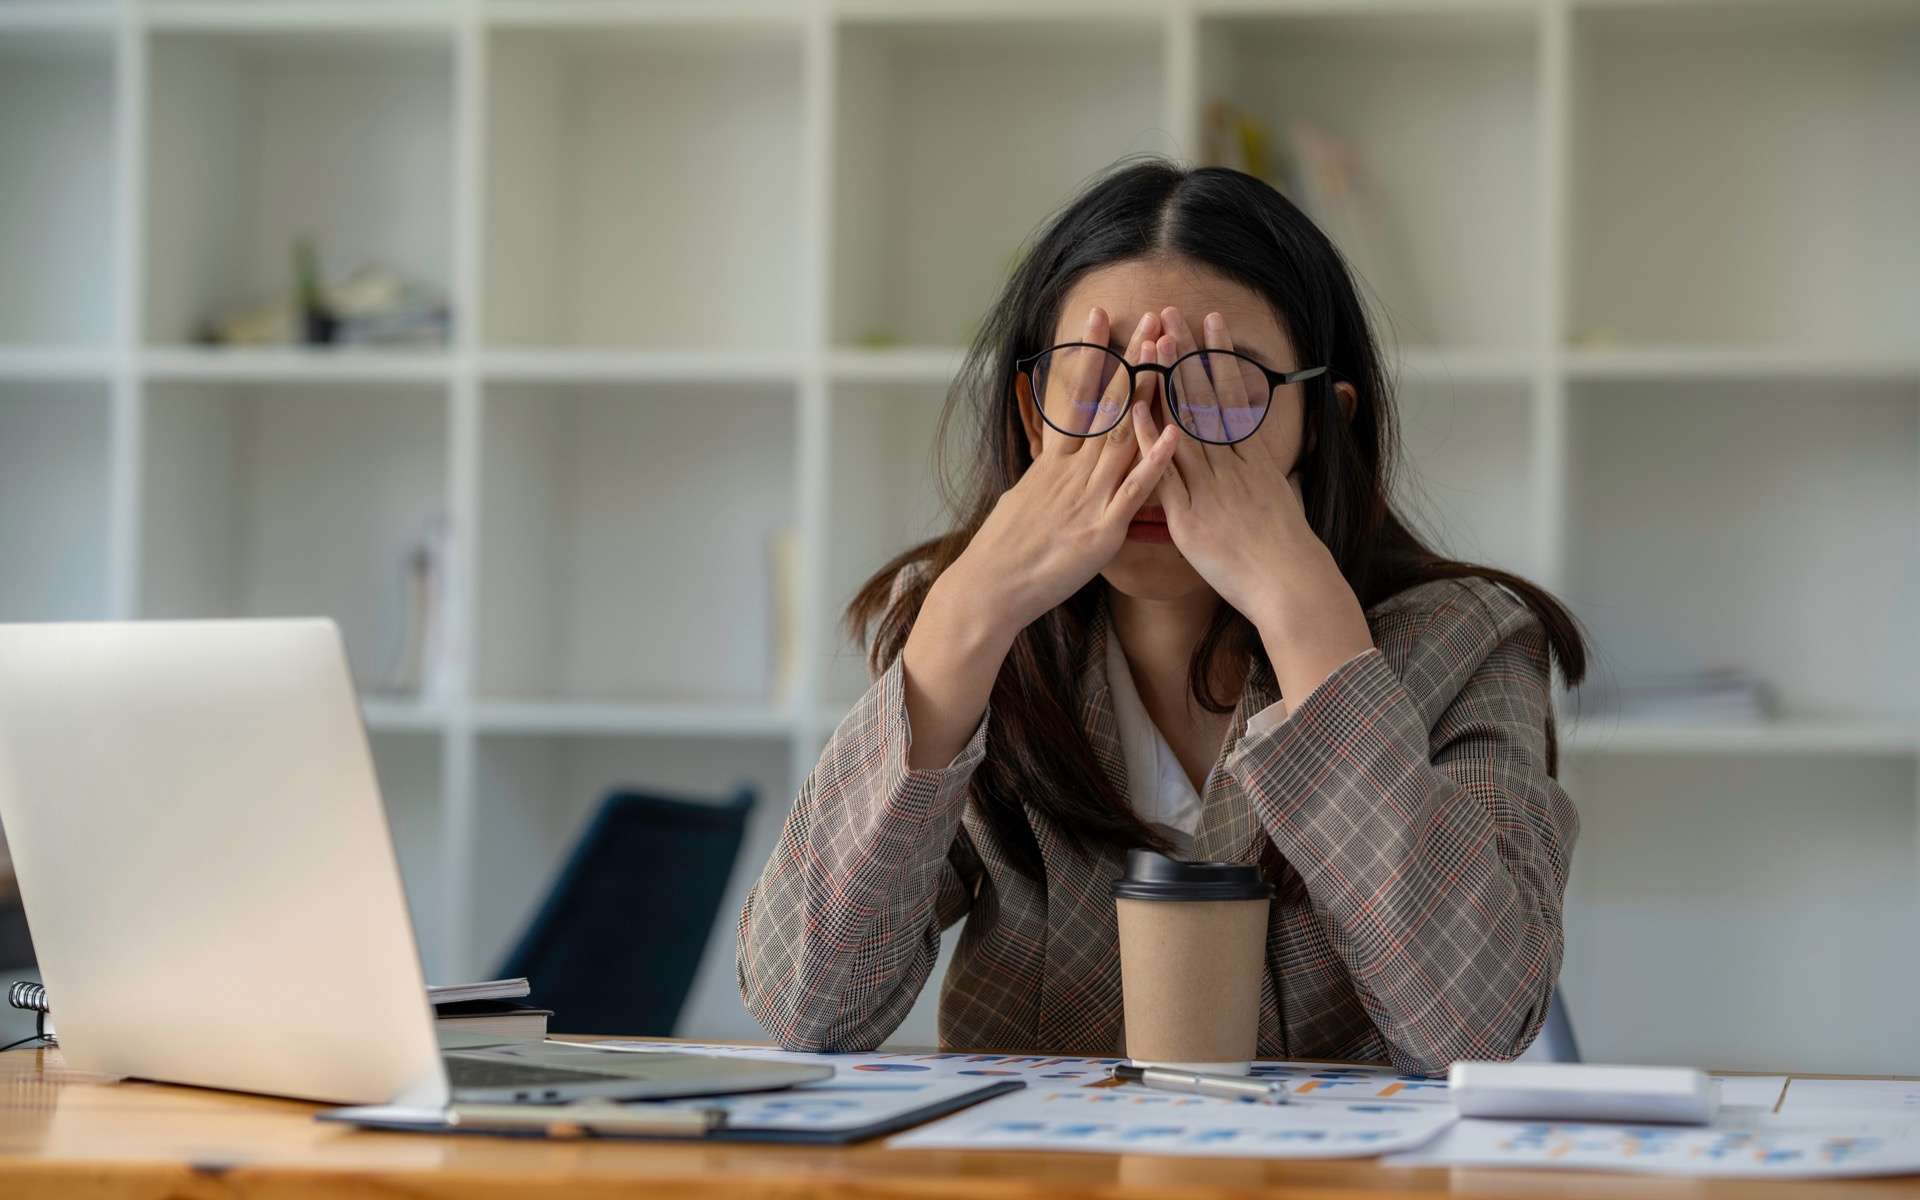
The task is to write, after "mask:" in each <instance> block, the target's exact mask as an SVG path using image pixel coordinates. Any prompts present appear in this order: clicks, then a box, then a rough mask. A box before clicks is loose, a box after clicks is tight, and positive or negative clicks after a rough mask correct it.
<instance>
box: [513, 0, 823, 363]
mask: <svg viewBox="0 0 1920 1200" xmlns="http://www.w3.org/2000/svg"><path fill="white" fill-rule="evenodd" d="M800 34H801V31H800V27H799V26H798V24H797V23H782V22H771V21H767V22H763V21H746V20H742V21H740V22H737V23H725V24H713V23H711V22H698V21H697V22H693V23H690V24H687V25H676V24H660V25H647V26H631V27H630V26H626V25H619V26H614V27H610V28H595V29H574V28H568V27H566V26H560V27H555V28H539V27H531V26H530V27H514V28H511V29H505V30H496V31H495V32H494V34H493V35H492V38H491V41H490V43H489V45H490V48H491V56H490V61H489V84H488V90H489V95H488V100H487V135H486V136H487V154H486V161H487V176H488V189H487V195H488V203H487V206H486V294H487V301H486V305H487V312H486V324H485V336H486V340H487V343H488V344H489V345H492V346H558V347H598V348H660V347H669V348H707V349H711V348H727V349H739V348H763V349H764V348H797V347H799V346H801V345H803V344H804V343H805V341H806V338H807V333H806V328H805V321H804V320H803V318H802V315H801V313H802V308H803V304H804V302H805V300H806V296H805V295H804V291H805V289H804V287H803V284H802V282H801V274H802V265H801V264H802V258H801V252H802V248H803V245H804V242H805V235H804V229H803V227H802V221H803V218H804V214H805V211H806V205H805V204H802V203H797V202H796V187H797V184H796V182H795V181H796V180H799V179H801V178H802V177H803V176H804V171H803V169H802V163H801V158H800V153H801V147H802V146H803V145H804V144H805V141H806V139H805V138H804V137H803V133H804V112H805V105H804V103H803V88H802V64H803V53H802V40H801V36H800Z"/></svg>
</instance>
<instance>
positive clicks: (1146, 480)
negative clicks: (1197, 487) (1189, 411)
mask: <svg viewBox="0 0 1920 1200" xmlns="http://www.w3.org/2000/svg"><path fill="white" fill-rule="evenodd" d="M1183 440H1184V439H1182V438H1181V437H1180V434H1179V432H1178V431H1177V430H1175V429H1174V428H1173V426H1171V425H1169V426H1167V427H1166V428H1165V429H1163V430H1161V431H1160V436H1159V437H1157V438H1155V439H1154V441H1153V447H1152V448H1151V449H1150V450H1148V451H1147V453H1146V456H1145V457H1143V458H1142V459H1141V460H1140V461H1139V462H1137V463H1135V464H1134V467H1133V470H1131V471H1128V472H1127V477H1126V478H1125V479H1123V480H1121V481H1120V486H1119V487H1118V488H1117V489H1115V491H1114V493H1113V499H1112V500H1110V501H1108V502H1107V511H1106V519H1107V520H1108V521H1111V522H1115V523H1119V524H1124V523H1126V522H1128V521H1131V520H1133V516H1134V514H1135V513H1137V512H1139V511H1140V506H1141V505H1143V504H1145V503H1146V502H1147V497H1149V496H1151V495H1153V489H1154V488H1155V487H1156V486H1157V485H1158V484H1159V482H1160V478H1161V476H1162V475H1164V474H1167V473H1168V468H1169V467H1170V466H1171V465H1172V464H1173V449H1174V447H1175V446H1177V445H1179V444H1180V442H1181V441H1183Z"/></svg>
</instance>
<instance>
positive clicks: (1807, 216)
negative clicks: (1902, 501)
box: [1569, 0, 1920, 355]
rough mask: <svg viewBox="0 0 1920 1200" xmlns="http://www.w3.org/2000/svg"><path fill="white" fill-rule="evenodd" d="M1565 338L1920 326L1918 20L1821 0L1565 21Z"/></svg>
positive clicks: (1789, 341)
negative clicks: (1569, 93)
mask: <svg viewBox="0 0 1920 1200" xmlns="http://www.w3.org/2000/svg"><path fill="white" fill-rule="evenodd" d="M1575 22H1576V23H1575V30H1574V43H1575V46H1576V48H1577V54H1576V60H1575V81H1576V99H1575V124H1574V131H1573V132H1574V143H1573V144H1574V147H1575V150H1574V153H1575V160H1574V163H1573V176H1574V177H1573V183H1572V188H1571V195H1572V197H1573V202H1574V212H1573V217H1572V222H1573V225H1572V235H1571V244H1572V251H1573V260H1572V263H1571V270H1572V284H1573V295H1572V301H1571V320H1572V325H1571V328H1570V330H1569V337H1570V341H1571V342H1572V343H1573V344H1574V345H1607V344H1610V345H1618V346H1628V347H1632V346H1650V345H1661V344H1670V343H1682V344H1708V345H1721V344H1725V345H1736V346H1755V347H1762V346H1764V347H1768V348H1771V349H1775V350H1778V349H1780V348H1785V347H1794V346H1813V347H1836V346H1837V347H1848V348H1852V349H1855V350H1858V351H1862V352H1865V353H1870V354H1871V353H1889V354H1908V355H1910V354H1911V348H1912V346H1913V344H1914V341H1915V340H1916V338H1920V294H1917V293H1916V291H1915V289H1914V286H1913V280H1914V278H1915V277H1916V275H1920V240H1917V239H1915V238H1914V237H1913V236H1912V228H1913V197H1914V195H1915V194H1916V193H1920V141H1917V140H1916V139H1915V138H1914V136H1913V130H1914V129H1915V128H1916V127H1920V71H1915V70H1914V62H1915V59H1916V56H1920V13H1916V12H1915V10H1914V9H1913V8H1912V7H1911V6H1900V5H1886V4H1879V3H1855V2H1852V0H1836V2H1835V3H1830V4H1817V5H1797V4H1784V5H1752V6H1748V7H1746V8H1743V10H1742V11H1741V12H1740V14H1739V16H1738V18H1737V19H1729V17H1728V15H1727V13H1726V12H1725V11H1724V10H1723V9H1720V8H1718V7H1717V6H1714V5H1705V4H1671V5H1640V6H1630V7H1629V6H1622V7H1620V8H1618V9H1606V10H1601V9H1590V10H1586V11H1578V12H1577V13H1576V16H1575Z"/></svg>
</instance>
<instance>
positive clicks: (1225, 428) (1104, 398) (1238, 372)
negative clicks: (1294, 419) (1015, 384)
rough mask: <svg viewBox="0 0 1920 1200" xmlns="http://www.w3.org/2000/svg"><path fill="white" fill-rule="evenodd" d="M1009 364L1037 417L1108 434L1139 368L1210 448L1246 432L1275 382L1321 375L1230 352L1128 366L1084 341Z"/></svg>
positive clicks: (1318, 370)
mask: <svg viewBox="0 0 1920 1200" xmlns="http://www.w3.org/2000/svg"><path fill="white" fill-rule="evenodd" d="M1013 365H1014V369H1015V370H1016V371H1021V372H1024V373H1026V374H1027V375H1028V376H1029V377H1030V379H1031V380H1032V383H1033V396H1034V400H1035V401H1036V403H1037V404H1038V405H1039V408H1040V417H1041V419H1042V420H1044V421H1045V422H1046V423H1047V424H1048V425H1049V426H1051V427H1052V428H1054V429H1056V430H1058V431H1059V432H1061V433H1064V434H1066V435H1067V436H1069V437H1083V438H1086V437H1099V436H1100V435H1101V434H1103V433H1107V432H1109V431H1111V430H1112V429H1113V427H1114V426H1116V425H1118V424H1119V423H1120V421H1121V419H1122V418H1123V417H1125V416H1126V414H1127V406H1128V405H1129V404H1131V403H1132V401H1133V396H1134V393H1135V391H1136V390H1137V389H1138V388H1139V386H1140V376H1141V375H1142V374H1143V373H1144V374H1150V375H1158V376H1161V377H1162V380H1163V382H1162V386H1163V387H1164V388H1165V389H1166V392H1167V411H1168V412H1169V413H1171V414H1172V415H1173V419H1174V420H1175V421H1177V422H1178V423H1179V425H1180V428H1181V429H1184V430H1185V431H1186V432H1187V433H1188V434H1189V435H1191V436H1193V437H1195V438H1198V439H1199V440H1200V441H1203V442H1210V443H1212V444H1213V445H1216V446H1230V445H1232V444H1233V443H1235V442H1240V441H1245V440H1246V439H1247V438H1250V437H1252V436H1253V435H1254V432H1255V431H1256V430H1258V429H1259V428H1260V422H1261V421H1263V420H1265V419H1266V416H1267V409H1268V408H1270V407H1272V404H1273V394H1274V392H1276V391H1277V390H1279V389H1280V387H1282V386H1283V385H1285V384H1289V383H1298V382H1300V381H1301V380H1303V379H1313V378H1315V377H1316V376H1319V375H1324V374H1326V372H1327V368H1326V367H1303V368H1301V369H1300V370H1298V371H1275V370H1273V369H1271V368H1269V367H1267V366H1266V365H1265V364H1264V363H1259V362H1255V361H1254V360H1253V359H1251V358H1248V357H1247V356H1246V355H1244V354H1241V353H1239V352H1238V351H1234V350H1193V351H1189V352H1188V353H1186V354H1183V355H1181V356H1180V357H1179V358H1177V359H1175V360H1174V361H1173V363H1172V364H1171V365H1169V366H1164V367H1163V366H1161V365H1160V364H1159V363H1130V362H1128V361H1127V360H1126V359H1125V358H1123V357H1121V356H1120V355H1119V354H1118V353H1117V352H1115V351H1114V350H1112V349H1110V348H1108V347H1106V346H1096V345H1095V344H1093V343H1092V342H1062V343H1061V344H1060V345H1058V346H1052V347H1049V348H1048V349H1045V350H1042V351H1041V352H1040V353H1038V354H1033V355H1029V356H1028V357H1026V358H1022V359H1018V360H1016V361H1015V362H1014V364H1013ZM1123 373H1124V375H1125V378H1126V383H1125V384H1124V385H1122V384H1121V383H1120V379H1121V377H1122V374H1123Z"/></svg>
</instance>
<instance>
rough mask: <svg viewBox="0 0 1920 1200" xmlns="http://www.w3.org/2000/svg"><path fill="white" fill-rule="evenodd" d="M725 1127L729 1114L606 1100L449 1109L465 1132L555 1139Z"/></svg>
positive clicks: (450, 1120)
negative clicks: (529, 1134) (518, 1133)
mask: <svg viewBox="0 0 1920 1200" xmlns="http://www.w3.org/2000/svg"><path fill="white" fill-rule="evenodd" d="M725 1123H726V1112H725V1110H724V1109H719V1108H664V1107H662V1108H653V1107H650V1106H646V1105H635V1106H631V1107H630V1106H627V1105H621V1104H613V1103H610V1102H608V1101H605V1100H583V1101H576V1102H575V1103H572V1104H456V1105H453V1106H452V1107H450V1108H449V1109H447V1124H449V1125H453V1126H458V1127H460V1128H465V1129H493V1130H501V1131H532V1132H536V1133H541V1134H545V1135H546V1136H547V1137H552V1138H568V1137H585V1136H587V1135H589V1134H595V1133H642V1134H646V1133H651V1134H667V1135H673V1134H679V1135H687V1134H692V1135H694V1136H699V1135H702V1134H705V1133H709V1132H711V1131H713V1130H715V1129H717V1128H719V1127H720V1126H721V1125H723V1124H725Z"/></svg>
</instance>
